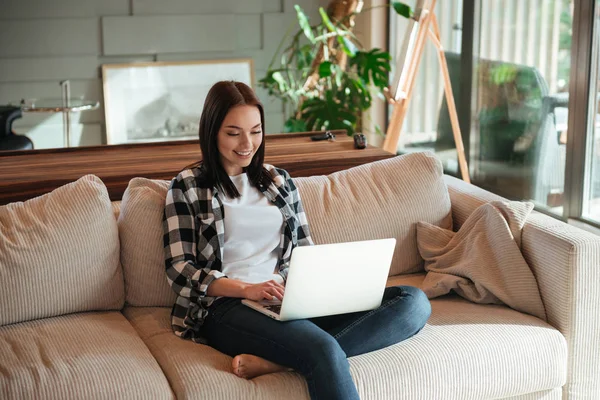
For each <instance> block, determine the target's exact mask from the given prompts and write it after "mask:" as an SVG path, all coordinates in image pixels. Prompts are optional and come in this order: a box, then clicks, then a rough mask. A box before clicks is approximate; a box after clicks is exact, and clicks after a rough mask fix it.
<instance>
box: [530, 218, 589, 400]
mask: <svg viewBox="0 0 600 400" xmlns="http://www.w3.org/2000/svg"><path fill="white" fill-rule="evenodd" d="M522 241H523V242H522V245H523V254H524V256H525V259H526V260H527V263H528V264H529V265H530V266H531V269H532V270H533V273H534V274H535V276H536V278H537V281H538V286H539V288H540V292H541V294H542V301H543V302H544V306H545V307H546V314H547V316H548V323H549V324H550V325H552V326H554V327H555V328H557V329H558V330H559V331H560V332H561V333H562V334H563V335H564V336H565V338H566V339H567V343H568V351H569V364H568V366H567V367H568V375H567V383H566V385H565V387H564V389H563V393H564V394H565V396H566V397H567V398H594V399H597V398H600V313H599V312H598V308H599V307H600V285H599V283H600V236H597V235H594V234H592V233H589V232H586V231H584V230H582V229H579V228H576V227H573V226H570V225H567V224H565V223H564V222H561V221H558V220H556V219H554V218H551V217H548V216H546V215H543V214H540V213H534V214H532V215H531V216H530V217H529V218H528V220H527V223H526V224H525V226H524V227H523V234H522Z"/></svg>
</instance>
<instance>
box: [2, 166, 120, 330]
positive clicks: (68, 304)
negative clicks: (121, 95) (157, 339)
mask: <svg viewBox="0 0 600 400" xmlns="http://www.w3.org/2000/svg"><path fill="white" fill-rule="evenodd" d="M0 287H1V288H2V290H0V326H1V325H6V324H11V323H15V322H21V321H27V320H31V319H36V318H44V317H52V316H56V315H62V314H67V313H73V312H79V311H91V310H111V309H120V308H121V307H122V306H123V301H124V290H123V273H122V269H121V267H120V264H119V234H118V229H117V222H116V220H115V218H114V217H113V211H112V206H111V202H110V200H109V197H108V193H107V190H106V187H105V186H104V184H103V183H102V181H101V180H100V179H99V178H98V177H96V176H93V175H87V176H84V177H82V178H80V179H79V180H77V181H75V182H72V183H69V184H67V185H64V186H62V187H59V188H58V189H55V190H54V191H52V192H51V193H48V194H45V195H43V196H40V197H36V198H34V199H31V200H28V201H26V202H18V203H11V204H8V205H5V206H2V207H0Z"/></svg>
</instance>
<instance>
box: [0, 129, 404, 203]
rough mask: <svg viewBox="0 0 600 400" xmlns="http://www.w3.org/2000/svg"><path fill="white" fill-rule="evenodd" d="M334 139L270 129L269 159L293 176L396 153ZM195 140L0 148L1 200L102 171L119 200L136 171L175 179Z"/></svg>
mask: <svg viewBox="0 0 600 400" xmlns="http://www.w3.org/2000/svg"><path fill="white" fill-rule="evenodd" d="M333 132H334V133H335V134H336V140H335V141H334V142H330V141H318V142H315V141H312V140H310V136H311V135H314V134H315V133H316V132H304V133H292V134H277V135H267V137H266V154H265V162H266V163H268V164H273V165H275V166H277V167H280V168H284V169H286V170H287V171H288V172H289V173H290V175H291V176H292V177H300V176H311V175H326V174H330V173H332V172H336V171H340V170H343V169H347V168H350V167H354V166H357V165H361V164H365V163H368V162H372V161H377V160H382V159H385V158H389V157H393V156H394V155H393V154H392V153H388V152H386V151H384V150H382V149H380V148H377V147H373V146H367V148H366V149H363V150H357V149H355V148H354V144H353V140H352V138H351V137H349V136H347V135H346V134H345V132H344V131H333ZM201 158H202V157H201V154H200V145H199V143H198V141H197V140H189V141H176V142H162V143H143V144H135V145H131V144H126V145H112V146H90V147H75V148H65V149H47V150H33V151H10V152H0V205H4V204H8V203H11V202H14V201H24V200H27V199H30V198H33V197H36V196H40V195H42V194H44V193H48V192H50V191H52V190H54V189H56V188H57V187H59V186H61V185H64V184H66V183H69V182H73V181H75V180H77V179H78V178H80V177H82V176H84V175H86V174H94V175H97V176H98V177H100V179H102V181H103V182H104V184H105V185H106V187H107V188H108V193H109V195H110V198H111V200H120V199H121V196H122V195H123V192H124V191H125V188H126V187H127V184H128V183H129V181H130V180H131V179H132V178H134V177H145V178H151V179H168V180H170V179H172V178H173V177H174V176H175V175H177V174H178V173H179V171H181V170H182V169H183V168H184V167H185V166H187V165H189V164H192V163H194V162H196V161H198V160H200V159H201Z"/></svg>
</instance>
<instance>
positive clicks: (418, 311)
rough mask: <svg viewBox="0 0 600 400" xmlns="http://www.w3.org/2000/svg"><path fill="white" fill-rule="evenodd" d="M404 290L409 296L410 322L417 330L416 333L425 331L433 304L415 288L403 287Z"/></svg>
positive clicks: (423, 293)
mask: <svg viewBox="0 0 600 400" xmlns="http://www.w3.org/2000/svg"><path fill="white" fill-rule="evenodd" d="M402 290H403V291H404V292H406V293H408V294H409V296H407V298H408V299H410V300H409V301H410V302H411V305H410V310H411V312H410V315H411V318H410V321H411V323H412V324H413V326H414V328H415V332H418V331H420V330H421V329H423V327H424V326H425V324H426V323H427V321H428V320H429V317H430V316H431V303H430V302H429V299H428V298H427V295H426V294H425V292H423V291H422V290H421V289H419V288H417V287H414V286H402Z"/></svg>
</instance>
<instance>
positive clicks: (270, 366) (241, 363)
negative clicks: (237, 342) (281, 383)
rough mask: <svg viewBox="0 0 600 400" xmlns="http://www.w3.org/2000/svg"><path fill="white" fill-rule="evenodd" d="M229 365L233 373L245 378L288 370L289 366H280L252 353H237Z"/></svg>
mask: <svg viewBox="0 0 600 400" xmlns="http://www.w3.org/2000/svg"><path fill="white" fill-rule="evenodd" d="M231 367H232V368H233V373H234V374H236V375H237V376H239V377H240V378H245V379H252V378H255V377H257V376H260V375H264V374H271V373H273V372H282V371H290V369H289V368H286V367H282V366H281V365H279V364H275V363H274V362H271V361H267V360H265V359H264V358H260V357H257V356H253V355H252V354H239V355H237V356H235V358H234V359H233V361H232V363H231Z"/></svg>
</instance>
